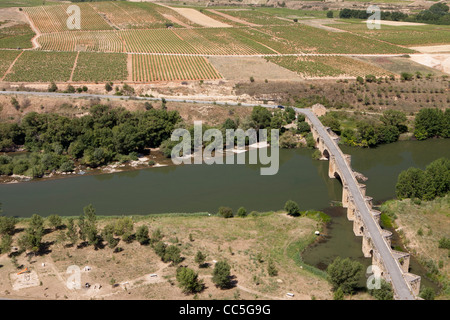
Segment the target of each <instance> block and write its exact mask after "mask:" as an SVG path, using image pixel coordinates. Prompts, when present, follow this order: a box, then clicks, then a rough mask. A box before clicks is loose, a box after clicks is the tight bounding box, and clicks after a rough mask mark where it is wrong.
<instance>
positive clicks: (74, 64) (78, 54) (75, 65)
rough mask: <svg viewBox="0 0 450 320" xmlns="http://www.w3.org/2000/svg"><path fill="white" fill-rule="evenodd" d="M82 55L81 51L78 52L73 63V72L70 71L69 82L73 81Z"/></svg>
mask: <svg viewBox="0 0 450 320" xmlns="http://www.w3.org/2000/svg"><path fill="white" fill-rule="evenodd" d="M79 56H80V51H78V52H77V56H76V58H75V62H74V63H73V68H72V72H71V73H70V78H69V82H72V78H73V74H74V73H75V69H76V68H77V63H78V57H79Z"/></svg>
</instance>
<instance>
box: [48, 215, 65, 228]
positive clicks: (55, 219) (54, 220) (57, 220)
mask: <svg viewBox="0 0 450 320" xmlns="http://www.w3.org/2000/svg"><path fill="white" fill-rule="evenodd" d="M47 221H48V223H49V225H50V227H51V228H53V230H57V229H59V228H60V227H61V226H62V224H63V223H62V219H61V217H60V216H59V215H57V214H53V215H51V216H49V217H48V218H47Z"/></svg>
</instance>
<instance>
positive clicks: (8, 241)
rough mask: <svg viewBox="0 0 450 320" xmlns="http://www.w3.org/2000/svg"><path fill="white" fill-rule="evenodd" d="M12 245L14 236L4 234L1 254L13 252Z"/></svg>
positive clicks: (0, 247) (0, 243)
mask: <svg viewBox="0 0 450 320" xmlns="http://www.w3.org/2000/svg"><path fill="white" fill-rule="evenodd" d="M11 246H12V237H11V236H10V235H9V234H4V235H3V236H2V241H1V242H0V254H9V253H10V252H11Z"/></svg>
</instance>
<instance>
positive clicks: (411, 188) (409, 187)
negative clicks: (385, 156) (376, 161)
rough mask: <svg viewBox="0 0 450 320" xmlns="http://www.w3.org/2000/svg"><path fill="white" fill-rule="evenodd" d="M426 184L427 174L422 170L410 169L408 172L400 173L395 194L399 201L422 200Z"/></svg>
mask: <svg viewBox="0 0 450 320" xmlns="http://www.w3.org/2000/svg"><path fill="white" fill-rule="evenodd" d="M425 182H426V181H425V174H424V172H423V171H422V170H420V169H418V168H409V169H408V170H406V171H402V172H400V174H399V176H398V179H397V184H396V185H395V194H396V195H397V198H399V199H404V198H419V199H422V196H423V193H424V186H425Z"/></svg>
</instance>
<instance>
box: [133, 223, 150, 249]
mask: <svg viewBox="0 0 450 320" xmlns="http://www.w3.org/2000/svg"><path fill="white" fill-rule="evenodd" d="M136 240H137V241H138V242H139V243H140V244H141V245H146V244H148V243H149V242H150V237H149V235H148V227H147V226H146V225H142V226H140V227H138V229H137V230H136Z"/></svg>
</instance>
